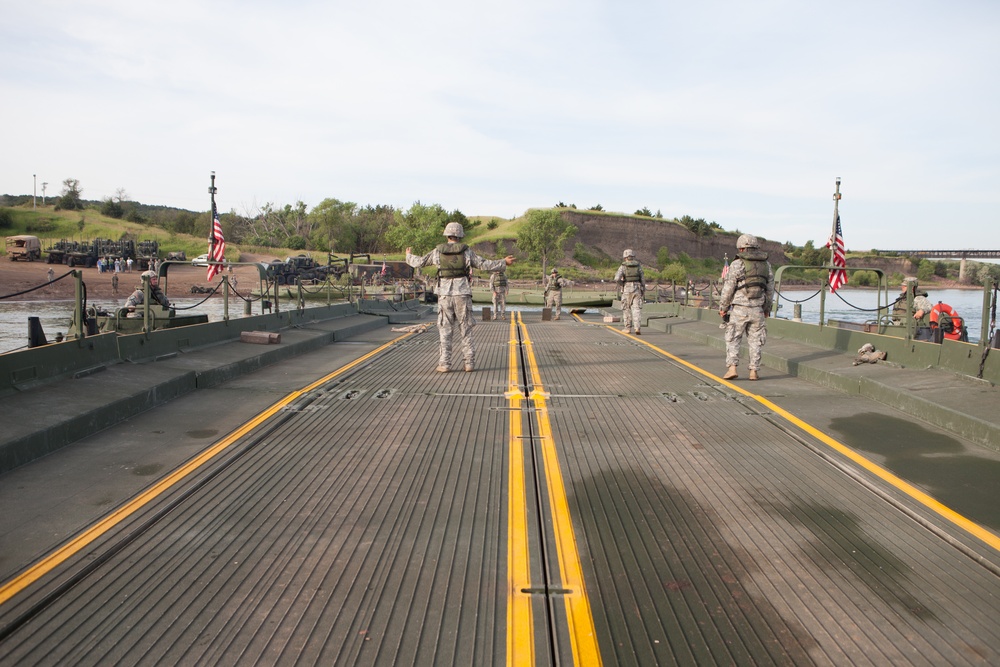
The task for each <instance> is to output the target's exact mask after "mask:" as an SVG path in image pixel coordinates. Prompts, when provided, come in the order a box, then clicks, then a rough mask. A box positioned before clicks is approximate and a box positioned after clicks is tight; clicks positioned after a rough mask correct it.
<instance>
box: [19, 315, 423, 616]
mask: <svg viewBox="0 0 1000 667" xmlns="http://www.w3.org/2000/svg"><path fill="white" fill-rule="evenodd" d="M412 335H414V334H413V333H412V332H411V333H406V334H404V335H402V336H399V337H398V338H394V339H393V340H391V341H389V342H388V343H386V344H384V345H381V346H380V347H378V348H376V349H374V350H372V351H371V352H369V353H367V354H365V355H364V356H362V357H359V358H357V359H355V360H354V361H352V362H350V363H349V364H346V365H344V366H341V367H340V368H338V369H337V370H335V371H333V372H332V373H330V374H329V375H327V376H325V377H323V378H321V379H319V380H317V381H315V382H313V383H312V384H309V385H308V386H306V387H305V388H303V389H299V390H296V391H293V392H292V393H290V394H288V395H287V396H285V397H284V398H282V399H281V400H279V401H278V402H277V403H275V404H274V405H272V406H271V407H269V408H267V409H266V410H264V411H263V412H261V413H259V414H258V415H257V416H256V417H254V418H253V419H251V420H250V421H248V422H246V423H244V424H243V425H242V426H240V427H239V428H237V429H236V430H234V431H232V432H231V433H230V434H229V435H227V436H226V437H224V438H223V439H222V440H219V441H218V442H216V443H215V444H214V445H212V446H211V447H209V448H208V449H206V450H205V451H203V452H202V453H201V454H198V455H197V456H195V457H194V458H193V459H191V460H189V461H188V462H187V463H185V464H184V465H182V466H181V467H180V468H178V469H176V470H175V471H173V472H172V473H171V474H169V475H167V476H166V477H164V478H163V479H161V480H160V481H159V482H157V483H156V484H154V485H153V486H151V487H150V488H149V489H147V490H146V491H144V492H143V493H141V494H140V495H138V496H136V497H135V498H133V499H132V500H131V501H129V502H128V503H126V504H125V505H123V506H122V507H120V508H118V509H117V510H115V511H114V512H112V513H111V514H109V515H108V516H106V517H105V518H103V519H101V520H100V521H98V522H97V523H95V524H93V525H92V526H90V527H89V528H87V529H86V530H84V531H83V532H82V533H80V534H79V535H77V536H76V537H75V538H73V539H72V540H70V541H69V542H67V543H65V544H64V545H62V546H61V547H59V548H58V549H56V550H55V551H52V552H51V553H49V554H48V555H47V556H45V557H44V558H42V559H41V560H39V561H37V562H36V563H35V564H34V565H32V566H31V567H29V568H28V569H26V570H24V571H23V572H21V573H20V574H19V575H17V576H16V577H14V578H13V579H10V580H9V581H7V582H6V583H4V584H3V586H0V605H3V604H4V603H5V602H7V601H8V600H10V599H11V598H12V597H14V596H15V595H17V594H18V593H20V592H21V591H23V590H24V589H25V588H27V587H28V586H30V585H31V584H33V583H34V582H36V581H38V580H39V579H40V578H42V577H43V576H45V575H46V574H48V573H49V572H51V571H52V570H53V569H55V568H56V567H58V566H59V565H60V564H62V563H63V562H65V561H66V560H67V559H69V558H70V557H72V556H73V555H74V554H76V553H78V552H80V551H81V550H82V549H84V548H86V547H87V546H88V545H89V544H91V543H92V542H94V541H95V540H97V539H98V538H99V537H101V536H102V535H104V534H105V533H107V532H108V531H109V530H111V529H112V528H114V527H115V526H117V525H118V524H120V523H121V522H122V521H124V520H126V519H127V518H129V517H130V516H132V515H133V514H135V513H136V512H138V511H139V510H140V509H142V508H143V507H145V506H146V505H148V504H149V503H150V502H152V501H153V500H155V499H156V498H157V497H159V496H161V495H163V494H164V493H166V492H167V491H168V490H169V489H170V488H171V487H173V486H175V485H176V484H178V483H180V482H181V481H183V480H184V479H185V478H186V477H188V476H190V475H191V474H192V473H194V472H196V471H197V470H198V469H199V468H201V467H202V466H204V465H205V464H207V463H209V462H210V461H211V460H212V459H214V458H215V457H216V456H218V455H219V454H221V453H222V452H223V451H225V450H226V449H227V448H228V447H229V446H230V445H232V444H233V443H234V442H236V441H238V440H239V439H240V438H242V437H244V436H245V435H247V434H248V433H250V432H251V431H253V430H254V429H255V428H257V427H258V426H259V425H260V424H262V423H263V422H265V421H267V420H268V419H270V418H271V417H272V416H273V415H274V414H276V413H277V412H278V411H279V410H281V409H282V408H284V407H285V406H287V405H288V404H289V403H291V402H292V401H294V400H295V399H297V398H299V397H300V396H302V395H303V394H305V393H307V392H309V391H312V390H313V389H315V388H316V387H319V386H321V385H323V384H324V383H326V382H329V381H330V380H332V379H333V378H335V377H337V376H338V375H342V374H343V373H345V372H347V371H349V370H350V369H352V368H354V367H355V366H358V365H359V364H362V363H364V362H365V361H367V360H368V359H370V358H372V357H374V356H375V355H377V354H379V353H381V352H383V351H384V350H386V349H388V348H390V347H392V346H393V345H395V344H396V343H398V342H399V341H401V340H403V339H405V338H407V337H409V336H412Z"/></svg>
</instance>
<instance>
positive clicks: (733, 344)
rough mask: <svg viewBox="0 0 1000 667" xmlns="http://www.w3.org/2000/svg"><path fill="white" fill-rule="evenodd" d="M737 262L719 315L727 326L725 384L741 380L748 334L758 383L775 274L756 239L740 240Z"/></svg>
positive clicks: (747, 236)
mask: <svg viewBox="0 0 1000 667" xmlns="http://www.w3.org/2000/svg"><path fill="white" fill-rule="evenodd" d="M736 257H737V259H736V260H735V261H733V263H732V264H730V265H729V271H728V272H727V273H726V279H725V282H724V283H723V285H722V294H721V296H720V298H719V315H721V316H722V319H723V321H725V322H727V323H728V324H727V326H726V366H727V367H728V368H727V369H726V374H725V375H723V376H722V378H723V379H724V380H735V379H736V378H737V377H738V374H737V372H736V367H737V366H738V365H739V363H740V343H741V342H742V341H743V336H744V334H746V337H747V346H748V347H749V348H750V359H749V361H748V363H747V367H748V368H749V369H750V379H751V380H756V379H758V377H759V375H758V373H757V371H758V370H759V369H760V356H761V348H763V347H764V343H765V341H766V340H767V318H768V317H770V315H771V303H772V300H773V299H774V272H773V271H771V264H770V263H769V262H768V261H767V253H766V252H764V251H763V250H761V249H760V241H758V240H757V237H756V236H752V235H750V234H743V235H741V236H740V237H739V238H738V239H737V240H736Z"/></svg>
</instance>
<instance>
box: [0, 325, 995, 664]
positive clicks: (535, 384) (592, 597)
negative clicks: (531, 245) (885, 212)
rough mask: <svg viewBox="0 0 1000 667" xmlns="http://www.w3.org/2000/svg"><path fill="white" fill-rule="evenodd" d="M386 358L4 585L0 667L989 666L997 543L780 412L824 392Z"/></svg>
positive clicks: (582, 330) (573, 356) (571, 354)
mask: <svg viewBox="0 0 1000 667" xmlns="http://www.w3.org/2000/svg"><path fill="white" fill-rule="evenodd" d="M380 335H381V336H382V337H381V338H378V336H374V335H369V336H367V337H365V336H361V337H359V340H357V341H355V346H354V347H353V348H348V349H350V352H349V353H346V354H345V353H341V352H338V354H342V355H344V356H343V358H339V357H338V358H336V364H335V366H336V367H335V368H329V367H326V366H325V364H326V365H329V364H330V363H331V361H330V359H331V358H332V355H331V353H330V352H328V351H324V350H321V351H318V352H311V353H309V355H307V357H308V360H311V361H309V362H308V363H305V364H300V365H299V366H293V368H294V371H290V370H289V366H291V365H292V362H287V364H286V368H285V369H284V371H280V370H278V369H271V370H270V371H267V372H270V373H272V374H279V373H281V372H285V373H286V374H287V373H288V372H294V373H295V374H296V376H297V378H298V379H299V381H298V386H297V387H296V391H291V392H287V393H286V395H285V396H283V397H282V398H280V399H279V400H277V401H274V402H273V403H272V404H271V405H270V407H268V408H267V409H255V412H256V413H258V414H257V416H255V417H253V418H251V419H246V420H244V421H245V423H244V424H242V425H241V426H239V427H238V428H234V429H232V430H231V431H230V432H227V433H224V434H220V436H221V437H219V438H217V439H212V442H211V444H210V445H208V446H203V447H201V448H200V450H199V451H198V453H196V454H192V455H191V456H190V457H187V458H186V460H184V461H183V462H182V463H179V464H178V465H176V467H174V466H169V469H164V470H163V471H161V472H160V473H159V474H157V475H155V476H154V477H153V478H152V479H151V480H150V481H149V482H148V483H147V484H145V486H144V487H143V488H142V489H141V490H139V491H137V492H136V493H134V494H131V495H130V496H129V497H128V498H125V499H123V500H121V501H120V502H116V503H113V505H114V506H113V507H111V508H107V510H108V511H106V512H105V513H103V514H102V516H101V517H100V518H98V519H95V520H94V521H91V522H87V524H86V525H82V526H80V527H79V529H78V530H76V531H74V534H73V535H72V536H67V538H66V539H65V540H64V541H61V542H60V546H59V547H58V548H55V549H52V550H51V551H49V552H47V553H43V554H39V557H38V558H37V559H34V560H33V561H32V562H31V563H30V564H28V567H27V568H26V569H22V570H20V571H19V572H17V573H14V574H13V575H12V576H10V578H9V579H7V580H6V582H5V583H3V584H2V586H3V587H2V588H0V664H51V665H64V664H94V665H97V664H160V665H163V664H166V665H170V664H177V665H182V664H198V665H210V664H222V665H237V664H240V665H242V664H315V665H396V664H415V665H431V664H438V665H488V664H516V665H532V664H537V665H554V664H561V665H569V664H575V665H596V664H607V665H670V664H678V665H694V664H698V665H711V664H720V665H731V664H740V665H744V664H795V665H805V664H820V665H822V664H836V665H842V664H855V665H864V664H871V665H886V664H899V665H902V664H906V665H922V664H923V665H943V664H948V665H959V664H998V663H1000V624H998V622H997V619H998V618H1000V558H998V551H997V545H998V544H1000V542H998V541H997V536H996V533H995V532H994V531H992V530H989V529H985V528H981V527H980V526H978V525H977V524H975V523H972V522H971V521H969V520H967V519H965V518H964V517H963V516H962V515H960V514H957V513H956V512H954V511H953V510H950V509H949V508H947V507H945V506H943V505H941V504H940V503H938V502H937V501H935V500H934V499H933V498H930V497H929V496H927V495H925V494H924V492H923V491H921V490H920V489H917V488H915V487H914V486H912V485H910V484H908V483H907V482H905V481H903V480H901V479H899V478H897V477H895V476H894V475H893V474H891V473H888V472H886V471H885V470H884V469H883V468H881V467H880V466H879V465H877V464H876V463H870V462H869V460H868V459H867V458H864V457H862V456H860V455H858V454H857V453H856V452H854V451H853V450H851V449H849V448H848V447H846V446H844V445H843V444H841V443H840V442H839V441H838V440H837V439H836V437H835V435H831V434H829V433H827V432H824V431H823V430H820V429H818V428H816V427H814V426H813V425H811V424H810V423H809V422H808V421H806V419H804V418H802V417H800V416H798V415H797V414H796V413H795V412H794V411H793V408H794V406H795V405H801V406H807V405H812V406H813V408H812V409H813V410H816V409H817V408H816V406H818V405H819V406H822V405H830V406H831V410H836V409H837V408H836V407H834V404H835V403H837V402H839V401H846V400H848V399H847V398H845V397H844V396H842V395H840V394H837V392H834V391H831V390H829V389H822V388H819V387H817V386H815V385H810V384H809V383H807V382H804V381H799V380H795V379H794V378H788V377H784V378H775V377H771V378H768V377H767V373H765V378H764V379H763V380H762V381H761V382H757V383H749V382H746V381H736V382H733V383H727V382H723V381H721V380H719V378H718V377H716V376H714V375H712V374H711V372H709V371H706V370H704V369H703V368H702V367H701V366H699V365H698V363H697V360H694V362H692V361H689V360H687V359H685V358H682V356H680V355H677V354H675V352H673V351H672V350H673V349H674V343H675V339H676V336H671V335H669V334H666V333H662V332H655V331H651V330H650V329H649V328H646V329H644V330H643V335H642V336H641V337H636V336H628V335H625V334H623V333H621V332H620V331H618V330H617V329H615V328H612V327H609V326H604V325H602V324H601V323H600V322H598V321H597V320H596V319H594V318H592V319H591V320H590V321H586V320H585V319H582V318H577V319H575V320H573V319H570V320H568V321H567V318H563V320H562V321H559V322H548V321H545V322H543V321H541V317H540V315H539V313H520V314H515V319H514V320H513V321H508V322H500V321H495V322H488V323H479V324H477V326H476V329H475V337H476V343H477V355H478V356H477V363H476V369H475V371H474V372H472V373H465V372H461V371H458V372H452V373H448V374H441V373H436V372H435V371H434V367H435V365H436V361H437V347H438V345H437V334H436V331H435V330H434V328H433V327H432V328H430V329H429V330H428V331H426V332H422V333H393V334H389V333H387V331H385V330H383V331H382V332H381V333H380ZM330 347H331V348H332V347H337V346H336V345H334V346H330ZM687 356H688V359H691V358H692V357H691V356H689V355H687ZM705 356H706V358H708V359H711V363H712V364H714V365H713V366H712V369H715V370H718V369H720V368H721V366H722V359H721V357H720V355H719V353H718V352H709V353H707V354H706V355H705ZM456 366H457V367H458V368H460V358H459V360H457V361H456ZM262 373H264V372H263V371H262ZM310 373H311V375H310ZM772 375H773V374H772ZM243 382H245V384H244V385H242V388H241V387H240V386H234V387H229V388H224V389H220V390H219V391H218V393H219V394H220V396H217V397H215V398H212V399H211V400H213V401H216V403H215V405H223V402H222V401H223V398H222V397H225V400H228V401H242V400H244V399H243V398H242V396H244V395H246V396H249V395H251V394H253V392H254V391H259V390H260V386H258V387H256V388H254V380H253V379H249V378H248V379H246V380H244V381H243ZM257 382H258V385H262V384H264V383H266V379H261V380H258V381H257ZM786 398H787V399H789V401H790V402H789V403H788V405H791V406H793V407H792V408H788V409H786V408H784V407H782V405H785V402H784V399H786ZM793 398H794V400H792V399H793ZM192 400H193V399H192ZM256 400H258V401H260V400H261V399H260V396H259V395H258V396H257V398H256ZM188 407H189V412H188V413H187V414H188V415H189V418H190V414H191V412H190V405H189V406H188ZM171 409H174V408H171V407H169V406H168V407H165V408H162V410H164V411H169V410H171ZM177 409H178V410H179V408H177ZM806 412H808V410H806ZM216 413H217V414H221V413H222V409H221V408H217V409H216ZM165 414H166V415H168V416H166V417H163V419H165V420H167V421H173V422H174V424H175V428H176V431H177V436H176V437H177V438H181V437H182V436H183V435H184V434H190V433H192V432H193V431H194V430H195V429H196V428H197V427H198V426H199V425H198V424H193V423H186V424H184V425H183V426H180V425H178V423H177V420H178V419H181V417H180V416H179V415H180V414H182V413H180V412H177V413H173V414H171V413H169V412H165ZM149 419H150V421H149V422H148V423H147V427H148V432H150V433H151V432H153V431H156V432H157V433H159V432H160V431H161V430H162V428H161V429H154V428H152V427H150V426H149V424H153V423H154V421H153V420H154V419H155V418H154V417H150V418H149ZM197 419H198V420H200V423H201V425H203V426H205V425H207V426H211V425H212V420H213V414H211V413H210V412H209V413H208V414H204V413H203V414H199V415H198V417H197ZM130 421H131V427H130V426H128V425H123V426H122V427H116V428H114V429H110V430H108V431H105V432H103V433H102V434H99V435H98V436H95V437H94V438H91V439H90V440H89V441H88V442H87V443H86V444H84V445H81V446H82V447H87V448H96V447H98V446H104V447H113V446H114V444H113V443H114V442H115V441H116V439H117V438H126V439H127V438H132V439H136V438H137V437H138V438H142V437H145V436H144V435H143V434H144V433H147V429H144V428H140V429H139V432H138V434H137V433H136V431H135V430H134V429H135V428H137V424H136V422H138V421H140V420H137V419H133V420H130ZM129 428H132V429H133V430H132V431H128V429H129ZM148 437H150V438H154V437H157V436H153V435H149V436H148ZM98 440H99V441H100V443H101V444H100V445H99V444H98V442H97V441H98ZM74 447H76V445H74V446H73V447H70V448H67V450H69V449H73V448H74ZM161 453H162V452H161ZM68 455H69V454H66V456H68ZM59 456H63V454H62V453H57V454H56V455H53V457H50V458H55V457H59ZM149 459H150V460H149V461H146V463H147V464H148V465H154V463H153V461H159V460H160V459H159V458H157V453H156V452H155V451H151V452H150V453H149ZM141 463H142V462H141V461H140V462H137V465H139V464H141ZM57 464H58V462H57V461H50V462H49V463H48V464H47V465H57ZM63 465H64V467H67V468H72V465H71V464H70V463H68V462H66V463H64V464H63ZM82 469H83V468H82V465H81V468H77V469H76V471H74V469H66V470H64V471H63V473H62V474H63V475H64V476H66V477H70V476H73V475H74V474H82ZM4 482H6V483H8V484H9V483H11V475H10V474H8V475H7V476H5V477H3V478H0V483H4ZM36 483H39V484H40V483H42V481H41V480H37V481H36ZM53 483H54V482H53ZM7 492H10V491H9V489H8V490H7ZM4 497H5V498H6V497H9V496H4ZM5 539H7V540H11V539H13V538H12V537H10V535H8V536H7V537H6V538H5ZM8 543H9V542H8ZM4 566H5V567H8V568H9V567H10V563H4Z"/></svg>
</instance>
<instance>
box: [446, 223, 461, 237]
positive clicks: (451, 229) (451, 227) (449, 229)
mask: <svg viewBox="0 0 1000 667" xmlns="http://www.w3.org/2000/svg"><path fill="white" fill-rule="evenodd" d="M444 235H445V236H454V237H455V238H457V239H460V238H462V237H463V236H465V230H464V229H462V225H461V224H460V223H457V222H449V223H448V224H447V225H445V226H444Z"/></svg>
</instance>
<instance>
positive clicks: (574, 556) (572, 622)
mask: <svg viewBox="0 0 1000 667" xmlns="http://www.w3.org/2000/svg"><path fill="white" fill-rule="evenodd" d="M520 326H521V331H522V334H523V342H524V347H525V350H526V351H527V360H528V368H529V370H530V371H531V378H532V384H533V388H532V391H531V399H532V400H533V401H534V404H535V413H536V414H537V416H538V436H539V443H540V446H541V449H542V460H543V462H544V466H545V480H546V486H547V487H548V490H549V506H550V509H551V512H552V527H553V531H554V532H555V538H556V553H557V560H558V562H559V572H560V581H561V583H562V587H563V588H565V589H568V590H569V591H570V592H569V593H567V594H566V595H565V596H563V599H564V600H565V601H566V621H567V625H568V626H569V636H570V643H571V644H572V648H573V661H574V664H577V665H600V664H601V652H600V649H599V647H598V645H597V633H596V631H595V629H594V616H593V613H592V612H591V609H590V599H589V598H588V597H587V588H586V586H585V585H584V580H583V566H582V565H581V563H580V552H579V550H578V549H577V545H576V535H575V533H574V531H573V522H572V520H571V519H570V511H569V501H568V500H567V498H566V487H565V484H564V483H563V477H562V469H561V468H560V467H559V455H558V453H557V451H556V446H555V439H554V438H553V436H552V423H551V421H550V420H549V412H548V407H547V405H546V398H547V397H548V394H547V393H546V392H545V390H544V387H543V385H542V379H541V373H540V371H539V369H538V362H537V360H536V358H535V350H534V346H533V344H532V342H531V339H530V337H529V336H528V328H527V326H525V325H524V323H523V322H521V323H520Z"/></svg>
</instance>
